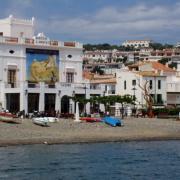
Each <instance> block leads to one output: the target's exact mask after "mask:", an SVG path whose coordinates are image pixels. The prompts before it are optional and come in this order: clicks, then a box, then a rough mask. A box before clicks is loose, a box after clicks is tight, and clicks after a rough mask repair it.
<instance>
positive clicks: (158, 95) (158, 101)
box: [157, 94, 163, 104]
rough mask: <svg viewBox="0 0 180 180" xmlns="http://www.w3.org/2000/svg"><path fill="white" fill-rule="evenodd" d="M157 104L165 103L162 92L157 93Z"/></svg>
mask: <svg viewBox="0 0 180 180" xmlns="http://www.w3.org/2000/svg"><path fill="white" fill-rule="evenodd" d="M157 104H163V101H162V94H157Z"/></svg>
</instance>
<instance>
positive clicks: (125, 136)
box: [0, 118, 180, 146]
mask: <svg viewBox="0 0 180 180" xmlns="http://www.w3.org/2000/svg"><path fill="white" fill-rule="evenodd" d="M123 123H124V126H122V127H111V126H109V125H107V124H105V123H87V122H82V123H75V122H74V121H73V119H59V122H57V123H51V124H50V127H41V126H38V125H35V124H33V123H32V121H31V120H30V119H23V120H22V124H8V123H3V122H1V123H0V146H7V145H25V144H60V143H91V142H113V141H114V142H116V141H133V140H171V139H180V121H176V120H173V119H149V118H127V119H125V120H124V121H123Z"/></svg>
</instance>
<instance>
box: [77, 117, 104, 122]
mask: <svg viewBox="0 0 180 180" xmlns="http://www.w3.org/2000/svg"><path fill="white" fill-rule="evenodd" d="M80 120H81V121H86V122H102V120H101V118H93V117H81V118H80Z"/></svg>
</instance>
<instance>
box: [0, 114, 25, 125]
mask: <svg viewBox="0 0 180 180" xmlns="http://www.w3.org/2000/svg"><path fill="white" fill-rule="evenodd" d="M0 122H6V123H14V124H20V123H22V120H20V119H19V118H17V116H16V115H14V114H12V113H10V112H0Z"/></svg>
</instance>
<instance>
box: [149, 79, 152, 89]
mask: <svg viewBox="0 0 180 180" xmlns="http://www.w3.org/2000/svg"><path fill="white" fill-rule="evenodd" d="M149 89H152V80H150V81H149Z"/></svg>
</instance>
